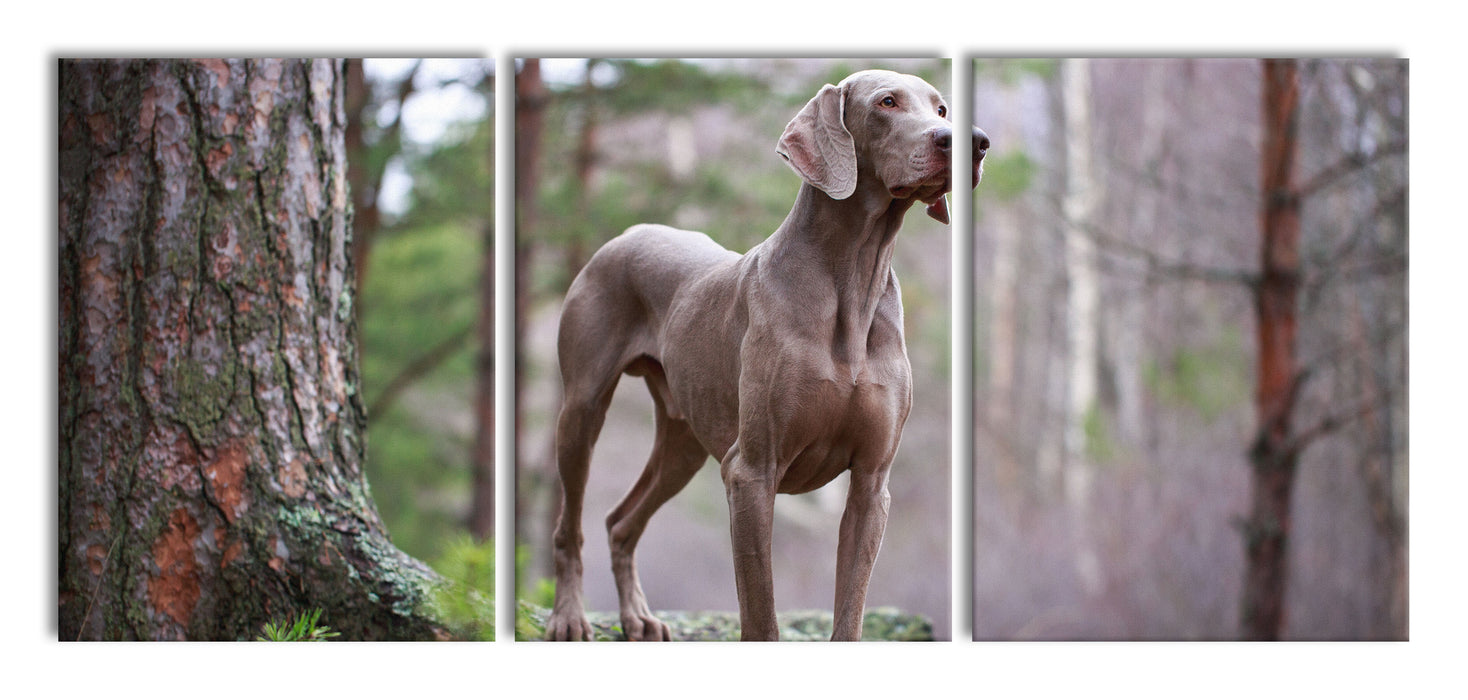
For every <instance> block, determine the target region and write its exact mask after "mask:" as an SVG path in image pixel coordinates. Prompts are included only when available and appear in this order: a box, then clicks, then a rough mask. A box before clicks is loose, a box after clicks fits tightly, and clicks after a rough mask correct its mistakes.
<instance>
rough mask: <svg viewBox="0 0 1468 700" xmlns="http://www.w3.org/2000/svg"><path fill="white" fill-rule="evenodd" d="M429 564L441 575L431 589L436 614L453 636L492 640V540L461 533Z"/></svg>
mask: <svg viewBox="0 0 1468 700" xmlns="http://www.w3.org/2000/svg"><path fill="white" fill-rule="evenodd" d="M432 566H433V570H434V571H437V572H438V573H439V574H441V575H442V576H443V577H444V579H445V583H443V584H441V585H439V586H437V587H436V588H435V589H434V591H433V599H432V603H431V604H432V606H433V609H434V611H435V612H436V614H437V616H438V618H439V619H440V620H442V621H443V622H444V623H445V624H446V625H448V627H449V629H450V630H452V631H453V633H454V635H455V636H456V637H457V638H460V639H471V640H477V641H486V642H492V641H494V540H486V541H484V542H482V543H476V542H475V541H474V540H473V538H471V537H469V536H468V535H464V534H461V535H459V536H457V537H455V538H454V539H453V540H452V541H450V542H449V543H448V544H447V545H445V547H444V552H443V554H442V555H440V556H439V557H438V558H437V559H435V560H434V561H433V562H432Z"/></svg>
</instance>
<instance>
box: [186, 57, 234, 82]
mask: <svg viewBox="0 0 1468 700" xmlns="http://www.w3.org/2000/svg"><path fill="white" fill-rule="evenodd" d="M194 63H197V64H199V67H200V68H203V69H205V70H208V71H210V72H212V73H214V80H215V84H217V85H218V86H219V87H224V86H226V85H228V84H229V64H228V63H225V62H224V60H223V59H219V58H201V59H197V60H195V61H194Z"/></svg>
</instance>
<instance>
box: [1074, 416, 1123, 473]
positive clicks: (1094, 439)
mask: <svg viewBox="0 0 1468 700" xmlns="http://www.w3.org/2000/svg"><path fill="white" fill-rule="evenodd" d="M1081 427H1082V428H1083V429H1084V431H1085V434H1086V457H1087V458H1089V459H1090V460H1091V461H1092V462H1095V463H1097V464H1104V463H1106V462H1109V461H1111V460H1112V459H1113V458H1115V457H1116V451H1117V446H1116V441H1115V440H1114V439H1112V437H1111V428H1110V425H1109V422H1108V421H1107V419H1106V414H1105V413H1104V412H1102V411H1101V407H1100V406H1098V405H1096V404H1091V407H1090V408H1088V409H1086V415H1085V416H1084V417H1083V420H1082V424H1081Z"/></svg>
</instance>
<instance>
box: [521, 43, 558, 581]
mask: <svg viewBox="0 0 1468 700" xmlns="http://www.w3.org/2000/svg"><path fill="white" fill-rule="evenodd" d="M548 100H549V95H548V94H547V92H546V88H545V83H544V82H542V80H541V77H540V59H535V58H527V59H525V62H524V64H523V65H522V66H521V68H520V71H519V72H518V73H517V74H516V75H515V355H516V364H515V366H516V367H517V368H524V367H526V366H527V365H526V360H525V334H526V332H527V331H528V330H529V327H528V326H527V322H528V321H529V317H530V316H529V311H530V286H529V283H530V270H531V263H532V261H533V259H534V253H535V242H534V238H533V236H534V233H535V225H536V214H537V208H536V200H537V199H538V197H539V192H540V189H539V187H540V137H541V132H542V131H543V130H544V126H545V107H546V103H547V102H548ZM524 380H525V377H524V375H523V374H521V376H519V377H517V378H516V381H515V449H516V450H517V452H522V451H523V450H524V447H525V443H524V441H523V440H522V436H521V430H520V428H521V424H522V421H523V420H524V416H525V400H524V396H525V387H524V383H525V382H524ZM517 462H518V465H517V466H518V467H524V466H525V464H526V463H525V462H524V461H523V460H517ZM545 471H546V472H547V474H548V478H547V479H546V482H547V483H548V484H549V485H550V487H551V488H549V489H548V491H550V492H551V493H552V494H555V493H557V492H558V491H559V483H560V481H559V479H557V478H556V475H555V469H554V467H553V466H552V467H551V468H550V469H547V470H545ZM515 478H516V481H517V484H518V482H520V480H521V479H524V480H526V481H531V480H533V476H532V475H530V474H527V473H525V472H524V471H522V469H520V468H517V469H516V472H515ZM516 493H517V494H519V495H521V497H519V498H516V499H515V508H516V513H515V516H516V517H515V521H516V522H518V523H524V520H522V519H521V518H520V515H521V514H522V512H521V508H523V507H525V506H527V505H528V501H529V500H530V499H531V498H532V497H533V496H534V494H530V493H522V492H521V491H519V489H518V485H517V491H516ZM552 498H554V496H552ZM552 510H554V508H552ZM551 517H552V518H554V517H555V516H554V514H552V516H551ZM547 532H548V531H547ZM546 556H549V555H548V554H546Z"/></svg>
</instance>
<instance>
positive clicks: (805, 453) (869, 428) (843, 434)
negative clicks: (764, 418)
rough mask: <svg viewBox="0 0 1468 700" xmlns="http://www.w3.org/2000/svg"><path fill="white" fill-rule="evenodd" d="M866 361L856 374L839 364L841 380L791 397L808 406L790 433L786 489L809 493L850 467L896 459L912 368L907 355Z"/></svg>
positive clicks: (874, 465) (818, 384)
mask: <svg viewBox="0 0 1468 700" xmlns="http://www.w3.org/2000/svg"><path fill="white" fill-rule="evenodd" d="M866 364H867V366H866V367H863V368H861V369H858V370H856V371H855V372H853V371H851V370H850V369H849V368H845V367H837V368H835V369H836V371H835V372H834V375H835V376H836V377H837V379H835V380H829V379H825V380H822V381H818V382H811V383H807V384H806V385H805V392H806V393H805V394H804V395H800V394H795V395H792V396H790V397H789V398H790V399H791V400H792V401H793V402H795V403H797V404H798V405H800V406H802V407H804V408H806V409H807V410H805V411H802V412H801V413H800V414H799V415H798V416H797V417H795V418H794V419H793V420H792V422H791V424H790V425H789V426H788V427H789V428H790V430H788V431H787V432H786V435H787V439H786V440H785V444H784V445H782V448H783V449H782V450H781V453H782V455H781V457H782V458H783V459H781V460H780V461H781V462H784V463H785V464H788V466H787V467H786V468H785V469H784V471H783V473H782V474H781V477H780V484H779V491H780V492H781V493H804V492H806V491H810V490H813V489H816V488H819V487H821V486H824V485H825V484H827V483H829V482H830V481H831V480H832V479H835V478H836V477H837V476H839V475H840V474H841V473H842V472H844V471H846V470H848V469H878V468H882V467H885V466H886V465H887V464H888V463H889V462H890V461H891V459H892V456H893V454H894V453H895V452H896V450H897V444H898V441H899V439H900V438H901V436H902V427H903V424H904V423H905V422H906V420H907V414H908V410H909V408H910V406H911V395H912V394H911V381H910V377H909V375H910V369H909V366H908V363H907V358H906V356H905V355H903V356H896V357H892V358H886V359H884V361H882V362H869V363H866ZM848 377H854V379H847V378H848Z"/></svg>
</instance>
